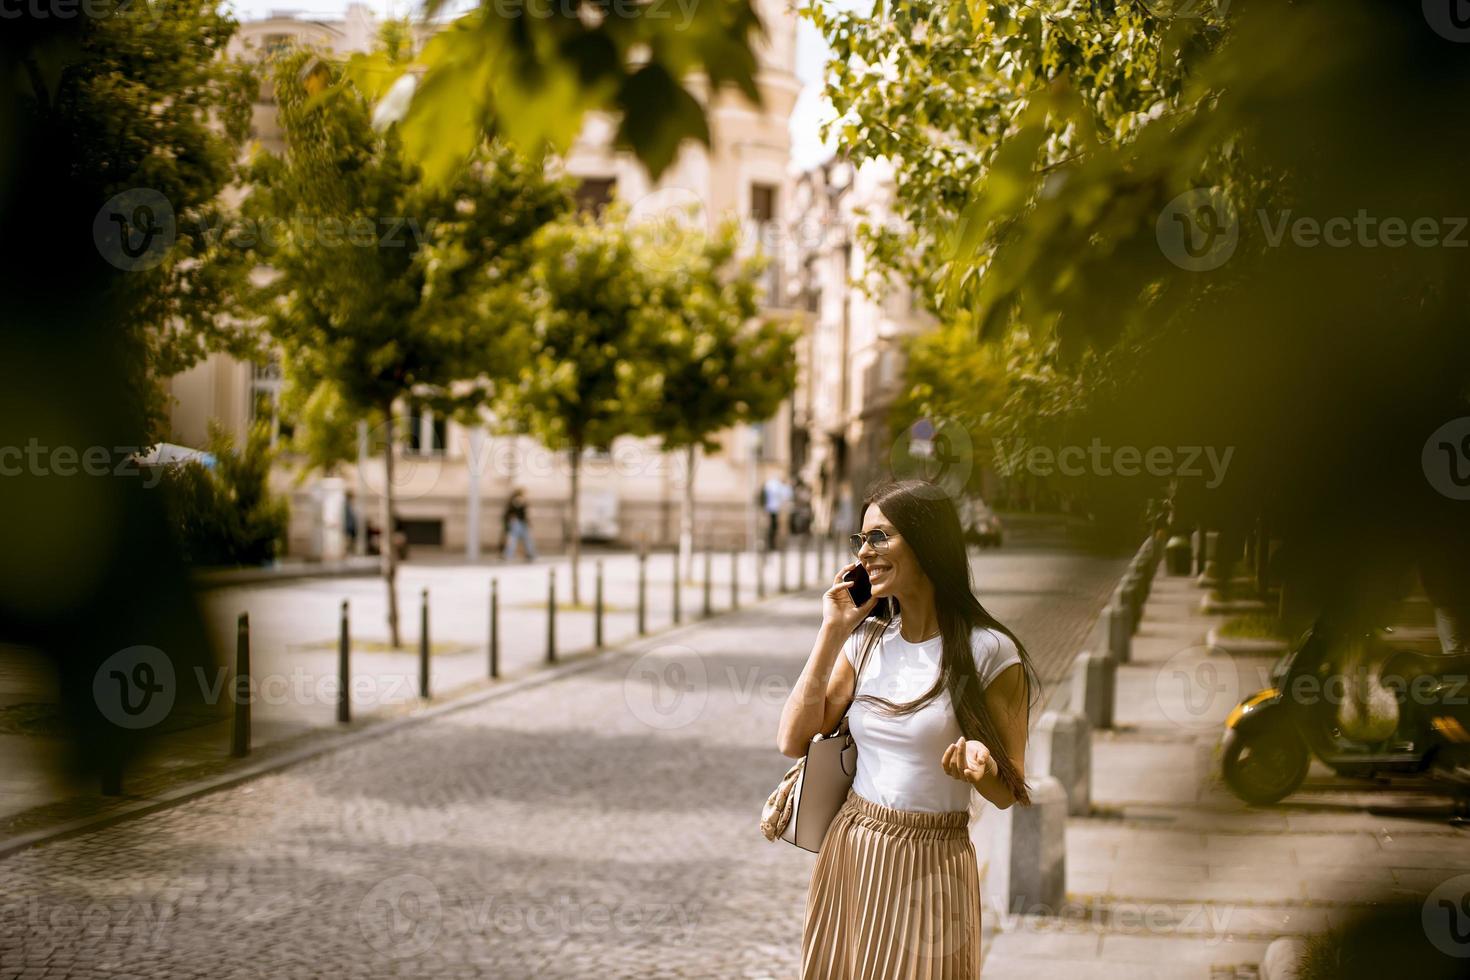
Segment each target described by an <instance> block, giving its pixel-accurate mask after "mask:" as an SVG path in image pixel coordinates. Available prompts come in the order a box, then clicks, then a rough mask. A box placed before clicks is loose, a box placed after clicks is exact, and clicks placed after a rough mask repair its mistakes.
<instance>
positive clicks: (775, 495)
mask: <svg viewBox="0 0 1470 980" xmlns="http://www.w3.org/2000/svg"><path fill="white" fill-rule="evenodd" d="M790 499H791V488H790V487H789V486H787V485H786V481H785V480H783V479H781V478H780V477H779V476H772V477H771V478H770V479H768V480H766V483H765V486H764V487H762V488H761V509H763V510H764V511H765V512H766V550H767V551H775V550H776V540H777V538H778V537H779V536H780V532H781V511H782V509H783V508H785V506H786V504H787V502H788V501H789V500H790Z"/></svg>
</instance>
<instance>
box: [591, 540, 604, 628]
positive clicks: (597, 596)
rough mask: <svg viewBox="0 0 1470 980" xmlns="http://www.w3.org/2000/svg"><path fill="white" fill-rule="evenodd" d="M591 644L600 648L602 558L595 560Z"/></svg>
mask: <svg viewBox="0 0 1470 980" xmlns="http://www.w3.org/2000/svg"><path fill="white" fill-rule="evenodd" d="M592 646H593V648H595V649H597V650H601V649H602V559H598V561H597V581H596V583H595V588H594V590H593V597H592Z"/></svg>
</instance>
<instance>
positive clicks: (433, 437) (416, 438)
mask: <svg viewBox="0 0 1470 980" xmlns="http://www.w3.org/2000/svg"><path fill="white" fill-rule="evenodd" d="M403 427H404V428H405V429H407V430H408V431H407V432H406V433H405V435H407V437H408V438H407V440H406V441H405V444H404V452H407V453H411V454H413V455H415V456H443V455H444V446H445V443H446V442H447V440H448V422H447V421H446V420H445V419H444V418H443V417H441V416H436V415H433V414H431V413H429V412H424V413H423V414H421V415H410V416H409V417H408V418H407V419H405V420H404V426H403Z"/></svg>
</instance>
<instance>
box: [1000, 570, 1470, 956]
mask: <svg viewBox="0 0 1470 980" xmlns="http://www.w3.org/2000/svg"><path fill="white" fill-rule="evenodd" d="M1202 595H1204V593H1203V592H1202V591H1201V590H1200V589H1199V588H1198V586H1197V585H1196V584H1195V581H1194V579H1193V577H1180V578H1171V577H1168V576H1166V575H1165V574H1164V572H1163V570H1162V568H1161V569H1160V571H1159V574H1158V577H1157V578H1156V579H1155V580H1154V587H1153V592H1152V595H1151V597H1150V599H1149V602H1148V605H1147V606H1146V608H1145V612H1144V617H1143V620H1142V622H1141V623H1140V626H1139V631H1138V633H1137V635H1135V636H1134V637H1133V652H1132V657H1131V659H1130V661H1129V663H1127V664H1124V665H1122V666H1120V667H1119V668H1118V675H1117V688H1118V689H1117V701H1116V709H1115V715H1114V721H1115V728H1114V729H1113V730H1112V731H1108V732H1094V733H1093V752H1092V806H1093V812H1092V814H1091V815H1090V816H1085V817H1084V816H1079V817H1072V818H1070V819H1069V820H1068V821H1067V832H1066V842H1067V843H1066V846H1067V906H1066V908H1065V909H1063V910H1062V913H1063V914H1062V915H1061V916H1047V917H1034V916H1019V915H1018V916H1011V917H1008V918H1007V919H1006V921H1004V922H1001V923H991V925H992V926H999V927H1000V928H1001V930H1002V931H1001V934H999V935H995V936H992V937H991V938H990V941H989V952H988V955H987V958H986V961H985V972H986V974H987V976H991V975H993V976H996V977H1005V978H1007V980H1031V978H1035V980H1041V978H1052V977H1057V976H1066V977H1069V978H1071V980H1111V978H1114V977H1120V976H1126V977H1129V978H1132V980H1240V978H1254V977H1256V976H1258V969H1259V964H1260V963H1261V962H1262V959H1263V957H1264V953H1265V950H1266V946H1267V944H1268V943H1269V942H1270V941H1271V940H1272V939H1274V938H1276V937H1279V936H1302V935H1305V934H1309V933H1320V932H1323V931H1325V930H1327V929H1330V928H1333V927H1337V926H1341V925H1343V924H1345V923H1346V922H1347V921H1348V920H1349V919H1350V918H1351V917H1352V916H1354V915H1357V914H1359V913H1361V912H1362V911H1363V910H1364V909H1365V908H1368V907H1370V906H1372V905H1374V904H1376V903H1384V902H1392V901H1406V902H1409V903H1411V904H1412V905H1414V906H1415V907H1417V906H1419V905H1420V904H1422V903H1423V902H1424V900H1425V896H1426V895H1428V894H1429V893H1430V892H1431V891H1433V890H1434V889H1435V888H1437V887H1440V886H1442V885H1446V884H1448V885H1451V886H1454V885H1455V883H1456V882H1458V890H1456V891H1454V893H1453V895H1454V897H1455V898H1456V899H1458V896H1460V895H1462V894H1464V892H1465V891H1466V890H1470V833H1467V832H1466V831H1464V830H1462V829H1457V828H1455V827H1452V826H1450V825H1449V824H1448V823H1447V822H1446V821H1445V820H1444V819H1443V818H1442V817H1441V818H1438V819H1433V818H1429V819H1426V818H1425V817H1423V816H1422V815H1421V816H1412V815H1411V814H1410V810H1412V809H1413V808H1418V807H1423V806H1425V805H1426V804H1431V805H1432V804H1439V805H1443V804H1445V803H1446V802H1447V801H1446V800H1445V798H1444V797H1442V796H1438V795H1436V794H1433V793H1432V792H1426V791H1425V790H1424V788H1418V787H1412V786H1407V787H1400V788H1393V789H1388V788H1385V787H1381V786H1374V785H1372V784H1367V783H1364V782H1362V781H1351V780H1345V779H1340V778H1337V777H1336V776H1335V775H1334V774H1333V773H1332V772H1331V771H1330V770H1328V769H1326V768H1325V767H1322V766H1321V765H1320V764H1317V763H1314V765H1313V768H1312V771H1311V773H1310V774H1309V776H1308V778H1307V781H1306V783H1305V784H1304V785H1303V787H1302V788H1301V789H1300V790H1299V791H1298V792H1296V793H1294V794H1293V795H1291V796H1290V797H1288V798H1287V799H1286V800H1284V801H1282V802H1281V803H1280V804H1277V805H1275V806H1269V807H1248V806H1246V805H1245V804H1243V803H1241V802H1239V801H1238V800H1236V799H1235V798H1234V797H1233V796H1232V795H1231V794H1230V793H1229V792H1228V791H1227V790H1226V789H1225V788H1224V787H1223V785H1222V784H1221V782H1220V780H1219V778H1218V769H1219V766H1218V760H1217V759H1216V756H1215V749H1216V746H1217V744H1218V742H1219V739H1220V735H1221V733H1222V731H1223V728H1224V722H1225V718H1226V716H1227V715H1228V714H1229V712H1230V710H1231V709H1232V708H1233V707H1234V706H1235V704H1236V703H1237V702H1238V701H1239V700H1240V699H1241V698H1242V697H1244V696H1246V695H1248V694H1250V693H1252V692H1254V691H1256V690H1258V689H1260V688H1262V687H1265V686H1268V682H1267V678H1268V676H1269V668H1270V666H1271V663H1272V662H1273V660H1274V659H1275V658H1274V656H1250V655H1242V654H1239V653H1236V654H1230V653H1227V652H1225V651H1224V650H1221V649H1219V648H1215V647H1210V646H1207V645H1206V643H1205V636H1206V633H1207V631H1208V630H1209V629H1210V627H1211V626H1216V625H1218V624H1220V623H1221V622H1223V621H1224V620H1225V619H1226V618H1227V617H1226V616H1223V615H1204V614H1202V613H1201V612H1200V609H1199V606H1200V599H1201V596H1202ZM1369 807H1374V808H1378V809H1379V812H1377V813H1370V812H1368V808H1369ZM1395 811H1398V812H1397V813H1396V812H1395ZM1432 921H1434V920H1432V919H1431V918H1429V917H1426V919H1425V922H1426V929H1430V928H1431V926H1430V925H1429V923H1431V922H1432ZM1429 938H1430V939H1431V940H1433V941H1436V942H1437V943H1438V942H1443V943H1446V944H1450V945H1451V946H1453V947H1455V948H1457V949H1459V950H1460V951H1461V955H1464V954H1465V953H1470V943H1466V942H1464V941H1463V937H1455V936H1453V935H1451V933H1450V931H1449V929H1448V927H1446V928H1444V930H1443V935H1430V936H1429ZM1441 948H1443V947H1441Z"/></svg>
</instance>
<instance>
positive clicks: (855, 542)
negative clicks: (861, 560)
mask: <svg viewBox="0 0 1470 980" xmlns="http://www.w3.org/2000/svg"><path fill="white" fill-rule="evenodd" d="M896 537H899V535H898V534H897V533H894V534H889V533H888V532H887V531H885V530H883V529H882V528H881V527H875V528H873V530H871V531H868V532H866V533H863V534H853V535H850V536H849V537H848V539H847V550H849V551H851V552H852V555H853V557H854V558H856V557H857V555H858V552H860V551H862V550H863V545H864V544H865V543H866V544H870V545H872V546H873V550H874V551H877V552H880V553H881V552H884V551H887V550H888V542H889V539H891V538H896Z"/></svg>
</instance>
